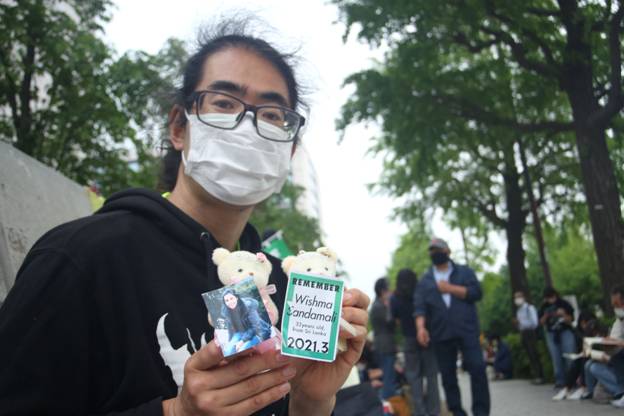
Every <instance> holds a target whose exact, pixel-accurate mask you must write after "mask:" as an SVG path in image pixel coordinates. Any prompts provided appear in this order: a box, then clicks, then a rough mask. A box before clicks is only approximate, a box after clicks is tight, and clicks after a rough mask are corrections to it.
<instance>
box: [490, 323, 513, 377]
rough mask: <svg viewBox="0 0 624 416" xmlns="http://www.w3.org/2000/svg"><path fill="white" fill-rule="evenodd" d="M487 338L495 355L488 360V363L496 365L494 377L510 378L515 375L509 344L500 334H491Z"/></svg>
mask: <svg viewBox="0 0 624 416" xmlns="http://www.w3.org/2000/svg"><path fill="white" fill-rule="evenodd" d="M487 339H488V343H489V344H490V346H491V348H492V350H493V352H494V356H493V357H492V359H491V360H489V361H488V364H490V365H492V367H494V379H495V380H509V379H510V378H512V377H513V364H512V361H511V350H510V349H509V346H508V345H507V343H506V342H504V341H503V340H501V337H500V335H498V334H491V335H489V336H488V337H487Z"/></svg>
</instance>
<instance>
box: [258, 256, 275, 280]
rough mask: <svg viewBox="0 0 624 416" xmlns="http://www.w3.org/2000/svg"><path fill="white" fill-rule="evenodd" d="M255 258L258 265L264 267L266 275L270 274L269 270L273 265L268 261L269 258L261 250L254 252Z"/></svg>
mask: <svg viewBox="0 0 624 416" xmlns="http://www.w3.org/2000/svg"><path fill="white" fill-rule="evenodd" d="M256 260H258V262H259V263H260V265H261V266H262V267H264V270H265V271H266V273H267V275H269V274H271V270H273V266H271V262H270V261H269V259H268V258H267V256H266V255H265V254H264V253H262V252H260V253H256Z"/></svg>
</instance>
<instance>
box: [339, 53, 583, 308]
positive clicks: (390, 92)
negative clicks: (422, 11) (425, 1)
mask: <svg viewBox="0 0 624 416" xmlns="http://www.w3.org/2000/svg"><path fill="white" fill-rule="evenodd" d="M491 55H492V54H483V56H478V57H474V56H470V55H466V54H465V53H463V51H457V57H456V59H455V61H453V60H452V59H450V58H449V56H448V55H443V54H439V53H436V51H433V52H431V51H429V50H428V49H427V45H422V44H418V43H405V44H400V45H398V46H397V47H396V48H395V49H393V50H392V51H391V52H389V53H388V54H387V56H386V59H385V62H384V64H383V66H382V67H380V68H374V69H370V70H364V71H361V72H359V73H356V74H353V75H351V76H350V77H349V78H347V80H346V83H351V84H353V85H355V91H356V93H355V94H354V95H353V96H352V97H351V98H350V99H349V101H348V102H347V103H346V104H345V106H344V107H343V114H342V119H341V120H340V121H339V123H338V126H339V128H341V129H345V128H346V127H347V126H348V125H349V124H350V123H354V122H361V121H369V120H381V124H382V125H381V128H382V133H381V135H380V137H377V138H375V145H374V148H373V149H374V150H375V151H377V152H378V153H382V152H383V153H384V155H385V163H384V171H383V176H382V178H381V180H380V182H379V184H378V186H379V188H381V189H382V190H385V191H386V192H388V193H390V194H391V195H394V196H401V197H404V200H405V201H406V207H404V209H402V210H400V212H401V213H402V215H403V217H404V219H405V220H406V221H408V222H409V221H411V220H412V219H413V217H412V215H414V214H416V215H419V213H421V212H425V211H427V210H430V209H432V208H435V207H440V208H442V209H443V210H444V212H445V213H446V216H447V218H448V219H450V220H451V222H452V224H453V225H456V226H457V227H458V228H460V230H466V229H469V228H472V229H473V230H477V231H478V232H477V234H476V236H477V237H479V236H481V237H482V238H483V236H486V235H487V233H488V231H490V230H501V231H504V233H505V235H506V237H507V242H508V244H507V253H506V255H507V261H508V264H509V270H510V276H511V287H512V288H513V290H523V291H526V289H527V287H528V283H527V278H526V266H525V252H524V245H523V238H524V231H525V228H526V226H527V215H528V213H529V204H528V198H527V197H526V196H525V193H526V186H524V184H525V182H526V179H525V178H523V175H522V173H523V172H522V171H521V168H520V167H519V163H518V162H517V159H518V158H517V148H518V146H517V144H518V143H520V141H521V140H522V139H523V138H530V139H531V140H530V141H529V142H530V143H529V145H528V146H524V147H525V148H526V149H524V147H523V149H524V150H525V152H528V153H529V155H530V160H531V163H530V164H529V163H527V169H529V170H530V171H531V175H530V176H531V177H534V178H537V179H536V180H535V181H534V182H535V183H534V184H533V186H534V187H535V193H536V194H537V195H538V196H539V203H540V204H543V205H547V206H558V205H561V204H562V203H563V204H564V205H565V204H568V201H569V200H570V199H571V198H570V197H569V195H568V194H569V193H574V191H575V190H577V189H578V188H576V186H575V183H576V182H577V176H576V172H575V155H574V151H573V148H572V144H571V140H570V138H569V137H566V136H560V137H558V138H557V139H556V140H554V139H553V140H542V139H539V138H537V137H532V135H531V134H530V133H526V132H525V133H520V132H518V131H515V130H510V129H507V128H503V127H501V126H497V125H492V124H488V123H485V122H482V121H475V120H473V119H471V118H469V117H466V116H465V115H463V114H461V113H458V112H457V111H456V108H455V107H453V106H440V105H437V104H436V100H437V97H439V96H441V95H445V96H446V95H449V94H452V93H454V94H457V95H459V96H461V97H465V98H466V99H470V100H472V101H474V102H476V103H484V104H485V103H487V102H495V103H496V105H497V107H498V111H499V112H500V113H504V114H506V115H507V116H508V117H521V116H523V115H524V112H523V111H522V109H518V108H517V106H516V103H515V100H513V91H514V90H518V91H522V92H525V91H527V90H534V89H535V88H536V87H537V88H539V89H540V91H542V92H543V91H549V90H552V86H549V85H546V84H544V83H542V82H540V80H539V79H537V78H535V77H521V76H516V75H515V74H514V73H513V72H511V71H510V70H509V69H508V68H507V67H506V66H505V65H504V63H503V62H502V61H501V60H497V59H494V60H492V59H491V58H492V56H491ZM452 58H455V57H454V55H453V57H452ZM484 83H485V84H487V88H486V89H485V90H484V89H483V85H482V84H484ZM552 97H554V98H543V97H539V99H541V100H546V99H550V100H551V101H556V100H557V99H558V97H557V95H556V94H553V95H552ZM562 184H564V185H566V188H567V189H568V191H567V192H564V193H562V194H558V193H557V192H556V190H555V187H558V186H560V185H562ZM465 234H466V233H465V232H464V235H465ZM509 300H510V301H511V296H510V297H509Z"/></svg>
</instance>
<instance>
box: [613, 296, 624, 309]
mask: <svg viewBox="0 0 624 416" xmlns="http://www.w3.org/2000/svg"><path fill="white" fill-rule="evenodd" d="M622 300H623V299H622V295H620V294H619V293H616V294H615V295H611V306H613V309H620V308H624V303H623V302H622Z"/></svg>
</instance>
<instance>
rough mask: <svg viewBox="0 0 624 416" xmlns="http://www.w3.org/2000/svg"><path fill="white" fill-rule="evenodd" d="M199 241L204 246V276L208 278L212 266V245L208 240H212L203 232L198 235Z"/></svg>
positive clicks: (208, 234)
mask: <svg viewBox="0 0 624 416" xmlns="http://www.w3.org/2000/svg"><path fill="white" fill-rule="evenodd" d="M199 239H200V240H201V241H202V243H203V244H204V250H205V251H206V276H210V265H211V264H212V252H213V244H212V242H211V241H210V240H212V236H211V235H210V233H209V232H208V231H203V232H202V233H201V234H200V235H199Z"/></svg>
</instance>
